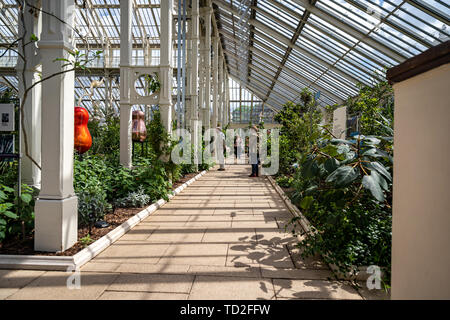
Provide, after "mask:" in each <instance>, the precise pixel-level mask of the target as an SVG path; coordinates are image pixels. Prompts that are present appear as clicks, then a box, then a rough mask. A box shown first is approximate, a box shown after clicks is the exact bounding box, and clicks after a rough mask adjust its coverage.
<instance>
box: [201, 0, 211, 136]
mask: <svg viewBox="0 0 450 320" xmlns="http://www.w3.org/2000/svg"><path fill="white" fill-rule="evenodd" d="M207 3H208V7H207V8H206V9H205V23H206V34H205V46H206V48H205V49H206V50H205V108H206V110H205V117H204V120H203V121H204V126H205V130H207V129H209V128H210V127H211V15H212V8H211V1H207Z"/></svg>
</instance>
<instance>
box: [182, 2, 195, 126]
mask: <svg viewBox="0 0 450 320" xmlns="http://www.w3.org/2000/svg"><path fill="white" fill-rule="evenodd" d="M189 13H192V10H189V9H188V11H187V15H188V17H187V18H188V20H187V21H186V30H187V31H186V65H185V66H184V67H185V68H186V100H185V102H186V106H185V110H184V127H185V128H187V129H189V128H190V123H191V121H190V119H191V113H192V108H193V106H192V95H193V86H192V78H193V77H194V74H193V72H192V64H193V61H192V20H190V19H189ZM191 18H192V16H191Z"/></svg>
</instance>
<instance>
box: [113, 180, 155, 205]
mask: <svg viewBox="0 0 450 320" xmlns="http://www.w3.org/2000/svg"><path fill="white" fill-rule="evenodd" d="M150 200H151V198H150V196H149V195H147V194H145V191H144V187H143V186H142V185H141V186H139V188H138V190H137V191H133V192H130V193H129V194H128V195H127V196H126V197H125V198H122V199H119V200H117V201H116V207H133V208H141V207H143V206H145V205H146V204H148V203H149V202H150Z"/></svg>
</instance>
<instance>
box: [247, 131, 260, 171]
mask: <svg viewBox="0 0 450 320" xmlns="http://www.w3.org/2000/svg"><path fill="white" fill-rule="evenodd" d="M258 140H259V139H258V128H257V127H256V126H253V127H252V128H251V129H250V139H249V148H248V149H249V160H250V163H251V165H252V174H251V175H250V176H249V177H258V176H259V174H258V164H259V152H258V151H259V148H258V143H259V141H258Z"/></svg>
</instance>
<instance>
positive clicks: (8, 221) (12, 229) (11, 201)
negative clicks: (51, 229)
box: [0, 184, 36, 242]
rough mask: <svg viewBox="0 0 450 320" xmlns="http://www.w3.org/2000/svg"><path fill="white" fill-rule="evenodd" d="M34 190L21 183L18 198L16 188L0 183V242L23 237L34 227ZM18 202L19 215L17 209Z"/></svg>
mask: <svg viewBox="0 0 450 320" xmlns="http://www.w3.org/2000/svg"><path fill="white" fill-rule="evenodd" d="M35 196H36V195H35V190H34V189H33V188H31V187H30V186H28V185H26V184H22V191H21V196H20V202H19V198H18V196H17V190H15V189H14V188H11V187H9V186H6V185H4V184H0V242H2V241H3V240H4V239H6V238H14V237H17V236H18V235H22V238H23V239H24V238H25V237H26V236H27V235H29V234H30V233H31V232H32V230H33V228H34V203H35ZM19 203H20V208H19V209H20V210H19V215H18V214H17V209H18V206H19Z"/></svg>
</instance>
